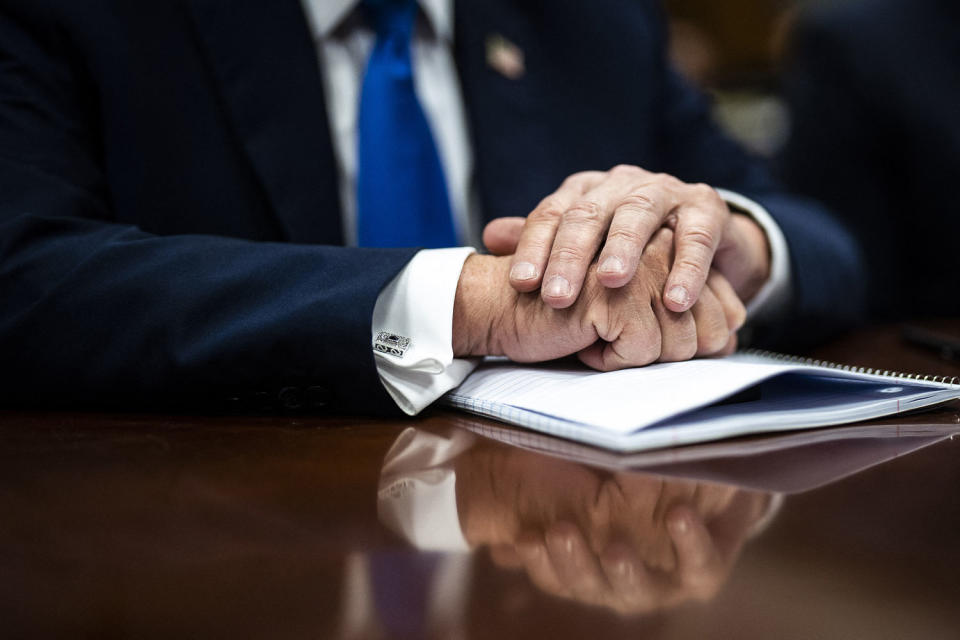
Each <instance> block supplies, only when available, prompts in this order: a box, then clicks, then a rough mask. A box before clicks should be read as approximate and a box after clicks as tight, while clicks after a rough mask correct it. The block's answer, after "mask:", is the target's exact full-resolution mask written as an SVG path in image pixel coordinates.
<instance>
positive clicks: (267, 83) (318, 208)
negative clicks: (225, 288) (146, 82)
mask: <svg viewBox="0 0 960 640" xmlns="http://www.w3.org/2000/svg"><path fill="white" fill-rule="evenodd" d="M188 1H189V4H190V7H191V10H192V13H193V18H194V23H195V25H196V28H197V31H198V34H199V39H200V42H201V43H202V45H203V46H204V47H205V48H206V51H207V54H208V57H209V60H210V63H211V66H212V69H213V75H214V77H215V79H216V81H217V82H218V83H219V88H220V91H221V95H222V96H223V99H224V102H225V105H226V109H227V111H228V113H229V115H230V118H231V120H232V122H233V125H234V128H235V131H236V134H237V136H238V138H239V139H240V141H241V144H242V145H243V148H244V149H245V150H246V152H247V154H248V156H249V158H250V160H251V162H252V164H253V166H254V169H255V171H256V173H257V175H258V176H259V177H260V180H261V182H262V185H263V188H264V190H265V191H266V193H267V197H268V199H269V201H270V203H271V204H272V206H273V208H274V211H275V212H276V215H277V216H278V218H279V219H280V222H281V224H282V226H283V228H284V230H285V232H286V235H287V239H288V240H290V241H293V242H305V243H306V242H311V243H323V244H340V243H342V241H343V235H342V231H341V224H340V210H339V198H338V197H337V196H336V194H338V193H339V192H338V184H337V173H336V164H335V160H334V157H333V148H332V145H331V140H330V130H329V127H328V125H327V112H326V103H325V101H324V96H323V87H322V82H321V77H320V69H319V67H318V64H317V54H316V48H315V45H314V43H313V41H312V38H311V36H310V33H309V29H308V27H307V23H306V19H305V17H304V15H303V10H302V8H301V5H300V2H299V0H188ZM331 194H333V196H331Z"/></svg>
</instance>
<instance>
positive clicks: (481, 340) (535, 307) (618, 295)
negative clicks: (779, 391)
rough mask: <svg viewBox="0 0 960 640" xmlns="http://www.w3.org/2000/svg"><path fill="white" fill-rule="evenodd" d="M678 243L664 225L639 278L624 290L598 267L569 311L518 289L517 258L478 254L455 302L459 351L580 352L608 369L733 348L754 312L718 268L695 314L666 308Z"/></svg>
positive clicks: (522, 355)
mask: <svg viewBox="0 0 960 640" xmlns="http://www.w3.org/2000/svg"><path fill="white" fill-rule="evenodd" d="M673 245H674V243H673V232H672V231H670V230H669V229H667V228H663V229H660V230H659V231H658V232H657V233H656V235H655V236H654V237H653V239H652V240H651V242H650V243H649V244H648V245H647V248H646V249H645V250H644V253H643V256H642V258H641V264H640V267H639V269H638V271H637V275H636V277H634V278H633V280H631V281H630V283H629V284H627V285H626V286H624V287H621V288H617V289H611V288H607V287H604V286H603V285H602V284H601V283H600V282H599V280H598V278H597V274H596V265H593V266H592V267H591V269H590V272H589V273H588V276H587V279H586V281H585V283H584V287H583V291H582V293H581V294H580V296H579V297H578V299H577V301H576V302H575V303H574V304H573V305H571V306H570V307H567V308H564V309H554V308H552V307H550V306H548V305H546V304H545V303H544V302H543V301H542V299H541V297H540V296H539V295H537V294H536V293H535V292H534V293H518V292H517V291H515V290H513V288H512V287H510V286H509V284H508V277H507V274H508V272H509V269H510V258H509V257H495V256H481V255H474V256H471V257H470V258H468V259H467V261H466V263H465V264H464V268H463V272H462V273H461V276H460V282H459V284H458V287H457V294H456V300H455V303H454V314H453V347H454V354H455V355H457V356H476V355H505V356H508V357H509V358H511V359H512V360H515V361H517V362H540V361H544V360H553V359H555V358H561V357H564V356H568V355H572V354H577V356H578V357H579V358H580V360H581V361H583V362H584V363H585V364H587V365H588V366H590V367H593V368H594V369H599V370H602V371H608V370H613V369H621V368H625V367H632V366H642V365H646V364H650V363H651V362H655V361H661V362H667V361H677V360H687V359H689V358H692V357H694V356H696V355H699V356H706V355H714V354H719V353H727V352H730V351H732V350H733V348H734V347H735V345H736V337H735V332H736V330H737V329H739V328H740V327H741V326H742V324H743V322H744V319H745V317H746V311H745V309H744V307H743V304H742V303H741V302H740V299H739V298H738V297H737V295H736V293H735V292H734V290H733V288H732V287H731V286H730V284H729V283H728V282H727V280H726V279H725V278H724V277H723V276H721V275H720V274H719V273H715V272H712V273H711V275H710V277H709V278H708V280H707V286H706V287H705V288H704V292H703V293H702V294H701V296H700V298H699V300H698V302H697V303H696V305H694V307H693V308H692V309H691V310H690V311H685V312H683V313H675V312H672V311H669V310H668V309H666V308H665V307H664V306H663V302H662V298H663V287H664V285H665V283H666V280H667V275H668V274H669V272H670V267H671V265H672V264H673Z"/></svg>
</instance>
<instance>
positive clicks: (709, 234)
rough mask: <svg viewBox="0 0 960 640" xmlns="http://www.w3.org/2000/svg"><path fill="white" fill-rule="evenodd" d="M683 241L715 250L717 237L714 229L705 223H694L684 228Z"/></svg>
mask: <svg viewBox="0 0 960 640" xmlns="http://www.w3.org/2000/svg"><path fill="white" fill-rule="evenodd" d="M682 241H683V243H684V244H686V245H692V246H694V247H703V248H705V249H708V250H710V251H713V248H714V246H716V243H717V238H716V234H715V233H714V232H713V230H712V229H710V228H709V227H706V226H703V225H692V226H689V227H686V228H685V229H684V230H683V238H682Z"/></svg>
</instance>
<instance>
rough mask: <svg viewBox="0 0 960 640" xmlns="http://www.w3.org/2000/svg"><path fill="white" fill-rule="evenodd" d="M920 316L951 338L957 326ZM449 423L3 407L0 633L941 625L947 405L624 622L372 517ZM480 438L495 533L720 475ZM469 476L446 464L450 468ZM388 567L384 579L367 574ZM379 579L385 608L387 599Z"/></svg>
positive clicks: (480, 550) (838, 350)
mask: <svg viewBox="0 0 960 640" xmlns="http://www.w3.org/2000/svg"><path fill="white" fill-rule="evenodd" d="M939 328H940V329H941V330H943V331H945V332H948V333H951V332H952V333H953V334H954V335H960V323H958V322H945V323H941V324H940V325H939ZM816 355H817V356H818V357H823V358H827V359H831V360H837V361H845V362H850V363H856V364H861V365H864V366H873V367H880V368H885V369H898V370H911V371H924V372H929V373H932V374H937V375H960V367H958V366H957V364H955V363H951V362H947V361H944V360H941V359H939V358H938V357H937V355H936V354H932V353H928V352H924V351H922V350H918V349H913V348H911V347H909V346H906V345H905V344H903V342H902V341H901V340H900V338H899V329H898V328H895V327H887V328H880V329H876V330H871V331H863V332H860V333H857V334H855V335H851V336H847V337H845V338H843V339H841V340H838V341H837V342H836V343H834V344H831V345H828V346H827V347H825V348H823V349H821V350H820V351H818V352H817V354H816ZM455 422H456V418H455V417H453V416H451V415H449V414H446V413H443V412H440V411H435V412H432V413H431V414H430V415H428V416H427V417H425V418H420V419H415V420H413V419H411V420H397V421H372V420H364V419H354V418H297V417H289V416H287V417H223V416H206V417H197V416H158V415H100V414H94V413H66V412H59V413H39V412H9V411H8V412H0V576H2V580H0V629H2V630H0V635H2V636H4V637H44V636H65V637H184V636H187V637H211V636H212V637H228V636H229V637H260V636H263V637H271V638H286V637H312V638H336V637H377V634H379V636H380V637H389V638H393V637H405V636H404V633H406V637H424V636H431V635H432V636H436V637H452V638H499V639H502V638H511V637H522V638H535V637H537V638H538V637H549V638H568V637H569V638H601V637H603V638H606V637H610V638H620V637H644V638H754V637H756V638H907V637H909V638H956V637H960V607H958V606H957V602H958V601H960V544H958V534H960V497H958V490H960V438H958V439H956V440H952V439H950V438H948V437H945V436H948V435H949V434H950V433H952V432H953V431H954V430H960V428H958V423H960V411H958V408H957V406H955V405H953V406H948V407H947V408H944V409H940V410H937V411H934V412H932V413H926V414H921V415H917V416H909V417H904V418H900V419H899V420H893V421H890V420H888V421H886V424H889V425H892V427H891V429H894V430H896V431H900V430H901V429H900V425H902V426H903V431H904V432H906V431H908V430H909V429H908V428H907V427H910V426H911V425H913V426H914V427H918V426H919V427H923V428H924V429H926V430H927V431H928V432H929V434H930V436H931V438H932V439H931V440H930V442H933V441H934V440H937V439H938V438H940V437H943V439H942V440H941V441H939V442H936V443H934V444H931V445H930V446H926V447H923V448H920V449H919V450H917V451H914V452H912V453H909V454H903V452H902V451H901V452H899V453H898V450H892V453H890V452H888V453H887V454H885V455H884V456H882V457H892V458H893V459H891V460H889V461H887V462H885V463H883V464H879V465H877V466H873V467H871V468H869V469H867V470H865V471H862V472H860V473H856V474H853V475H848V476H847V477H845V478H842V479H839V480H836V481H834V482H829V483H827V484H826V485H824V486H820V487H818V488H813V489H808V490H801V491H799V492H796V493H791V494H790V495H787V496H786V498H785V500H784V502H783V504H782V506H781V507H780V508H779V510H778V511H777V512H776V513H775V514H773V515H774V518H773V520H772V522H770V523H768V524H766V525H764V526H762V527H760V528H761V530H760V531H758V532H751V533H750V534H749V535H744V536H742V540H739V541H738V543H737V545H736V551H735V552H734V553H732V554H730V555H729V557H728V559H727V562H726V563H725V564H724V565H723V567H722V568H721V569H722V570H721V571H720V575H719V577H718V576H714V583H713V584H712V586H710V587H709V588H706V589H700V590H699V591H698V590H697V589H693V591H692V592H691V593H692V595H689V597H687V596H684V597H675V598H661V599H658V598H657V597H655V596H656V595H657V594H652V593H648V594H646V595H645V596H644V598H646V599H645V600H644V599H643V598H641V600H643V602H644V603H645V604H644V605H643V606H637V607H633V608H632V610H631V611H629V612H627V613H624V612H623V611H624V610H625V609H631V608H630V607H624V606H622V602H621V603H620V604H621V606H612V605H611V604H610V602H609V601H606V600H604V599H602V598H601V599H598V598H596V597H593V596H591V595H590V594H585V593H574V592H571V591H568V592H565V593H562V594H560V595H551V594H550V593H548V592H547V591H550V589H549V588H546V589H544V588H543V587H544V585H542V584H540V586H537V583H538V581H537V580H534V579H531V577H530V576H529V575H528V571H527V570H525V569H524V568H523V567H522V566H520V565H522V562H519V561H518V560H517V557H516V554H515V553H513V554H511V553H510V549H509V548H508V545H504V544H482V543H480V544H478V545H477V548H476V549H475V550H474V551H473V552H472V553H471V554H469V555H464V556H453V555H450V556H447V555H443V554H434V553H425V552H419V551H417V550H415V549H413V548H412V547H411V546H410V545H409V544H408V543H406V542H404V541H403V540H401V539H400V538H398V537H397V536H396V535H394V534H393V533H391V532H390V531H388V530H387V529H386V528H385V527H384V526H383V525H382V524H380V522H379V521H378V515H377V487H378V481H379V478H380V473H381V467H382V464H383V460H384V456H385V454H386V452H387V450H388V449H389V448H390V447H391V445H392V443H393V442H394V441H395V440H396V439H397V437H398V436H399V435H400V434H401V433H403V432H404V431H405V430H407V429H409V428H416V429H419V430H426V431H430V432H437V433H448V432H449V430H450V429H453V428H454V427H451V425H453V424H454V423H455ZM894 435H895V434H894ZM477 442H478V443H477V445H476V446H475V447H474V449H473V450H472V451H473V453H472V454H471V455H472V456H473V458H474V459H475V460H476V461H479V463H480V464H486V465H487V467H485V468H487V469H489V468H495V469H498V471H497V473H495V474H493V476H492V477H493V478H494V481H493V482H492V484H491V486H493V487H494V488H495V487H496V486H497V483H502V484H503V486H508V485H509V486H512V487H513V489H511V491H512V493H511V492H507V493H508V494H509V495H501V496H500V498H502V503H503V504H501V505H500V506H499V507H498V509H499V510H491V511H490V513H489V514H488V517H489V518H490V519H491V520H490V521H491V522H492V521H493V520H495V519H497V518H500V517H502V518H503V521H504V522H510V523H512V524H510V525H509V526H506V529H505V531H507V534H509V535H513V534H516V533H517V531H518V528H517V527H518V525H517V520H516V518H514V514H511V513H508V511H509V509H510V508H514V507H515V508H516V510H517V511H518V513H519V512H520V511H522V510H523V509H525V508H527V506H529V505H531V504H536V505H538V506H537V509H539V511H538V513H539V516H538V517H539V521H538V522H540V524H542V525H543V526H547V524H548V521H549V520H550V518H551V517H552V516H551V515H550V514H554V515H556V514H561V513H562V512H563V509H562V508H561V507H559V506H555V505H562V504H564V501H565V500H567V501H569V500H570V498H571V495H572V494H573V493H575V492H576V491H577V482H578V480H577V479H578V478H580V477H581V476H582V477H583V478H585V480H584V482H590V481H591V480H590V479H591V478H593V479H596V478H600V477H603V478H611V477H617V478H619V479H620V480H622V481H623V482H622V483H623V484H624V486H626V485H627V484H629V483H630V482H635V481H636V482H638V483H640V484H643V486H648V485H649V483H650V482H654V483H656V486H657V487H658V489H657V491H659V492H660V493H659V494H658V495H660V496H661V497H662V496H663V495H665V494H667V493H669V491H670V490H671V488H674V487H680V488H679V489H677V491H687V490H688V489H689V488H690V487H694V489H693V491H694V493H692V494H691V493H688V494H687V495H697V496H701V497H702V496H709V495H712V493H711V492H712V491H714V489H715V486H714V485H713V484H712V483H710V482H705V481H703V480H702V477H701V480H700V481H699V482H698V483H693V481H689V480H683V478H682V476H683V473H681V472H680V471H678V470H677V469H673V475H672V476H670V477H669V478H668V479H662V478H659V477H658V476H657V475H656V473H655V470H652V469H647V470H646V471H643V472H641V473H638V474H633V475H629V474H627V475H621V476H616V475H611V474H613V473H614V472H612V471H598V470H596V469H589V468H587V467H584V466H583V465H578V464H575V463H572V462H567V461H563V460H558V459H550V458H545V457H543V456H540V455H537V454H532V453H528V452H523V451H520V450H518V449H513V448H511V447H508V446H507V445H503V444H499V443H493V442H488V441H485V440H482V439H479V440H478V441H477ZM917 442H919V441H917ZM874 444H876V442H874ZM860 446H861V445H859V444H857V443H852V444H847V445H844V446H843V447H841V448H837V447H834V448H833V449H823V450H821V449H816V450H814V449H811V450H808V451H807V452H806V457H805V458H803V462H802V463H798V462H796V458H789V456H788V458H789V460H792V462H791V461H787V462H783V460H785V458H776V459H774V458H765V459H760V458H756V457H750V458H744V459H743V461H742V462H740V463H738V462H737V459H733V460H732V461H731V460H729V459H728V460H726V462H725V464H726V467H727V468H726V469H725V471H729V470H730V469H729V467H730V466H731V465H732V467H733V468H734V471H735V472H736V473H735V474H734V476H736V477H738V478H740V479H742V480H744V486H750V487H752V488H751V489H750V490H749V491H748V490H746V489H742V490H741V489H738V490H736V492H742V493H743V495H745V496H749V497H750V500H753V501H754V502H752V503H751V504H754V503H755V504H760V505H769V504H770V501H771V500H773V498H770V497H769V496H767V495H765V492H764V491H762V490H758V489H757V486H756V485H757V482H754V483H753V484H751V481H752V480H756V479H757V478H759V477H760V474H762V473H764V471H763V470H764V469H767V472H769V469H770V468H771V466H772V467H773V468H774V471H775V472H777V470H779V471H783V470H784V469H787V468H788V467H789V466H790V465H793V466H794V467H795V468H801V467H802V468H803V469H814V470H815V468H816V467H818V465H831V464H840V466H841V467H842V466H843V464H845V462H844V461H845V460H854V459H855V458H856V456H857V455H859V454H860V453H861V452H858V450H857V448H858V447H860ZM908 448H909V447H908ZM477 452H479V453H477ZM491 461H492V462H491ZM771 463H772V464H771ZM851 464H852V463H851ZM848 466H849V465H848ZM854 466H856V465H854ZM852 468H853V467H850V469H852ZM824 469H826V466H824ZM681 471H683V472H684V473H685V472H686V471H684V470H681ZM848 471H849V469H848ZM620 473H625V472H620ZM511 474H513V475H511ZM602 474H606V475H602ZM827 475H829V473H828V474H827ZM514 476H515V477H514ZM468 477H470V476H469V473H468V467H467V466H466V465H465V466H464V467H463V472H462V473H461V470H460V468H459V467H458V482H460V481H461V478H468ZM721 479H722V478H721ZM464 482H466V480H464ZM511 482H512V483H513V484H510V483H511ZM758 482H759V484H760V485H761V488H762V486H763V481H762V478H761V479H760V481H758ZM644 483H646V484H644ZM676 483H680V484H676ZM683 483H687V484H683ZM734 484H736V481H734ZM717 486H719V485H717ZM721 488H722V487H721ZM727 489H729V487H727ZM724 490H725V491H726V489H724ZM458 491H459V486H458ZM731 491H732V490H731ZM494 493H496V491H494ZM724 495H726V496H727V497H728V498H729V497H730V496H732V495H733V493H731V492H730V491H727V493H725V494H724ZM757 496H759V497H757ZM488 497H489V496H488ZM460 499H461V496H460V495H459V494H458V504H460V503H459V500H460ZM525 505H526V506H525ZM551 505H554V506H551ZM460 506H461V507H463V505H462V504H461V505H460ZM765 508H766V507H764V509H765ZM464 509H466V507H464ZM652 513H653V516H652V520H651V523H648V524H650V527H652V528H651V529H650V532H651V533H650V535H651V536H654V535H656V531H655V529H656V527H657V526H658V520H657V516H656V509H654V511H653V512H652ZM557 517H560V516H557ZM512 518H513V519H512ZM484 522H486V521H484ZM660 524H662V522H661V523H660ZM661 533H662V531H661ZM507 534H505V535H507ZM509 535H508V537H509ZM468 537H471V536H469V535H468ZM494 537H495V536H494ZM651 544H652V543H651ZM651 548H653V547H651ZM651 553H652V552H651ZM408 567H412V569H410V570H408ZM443 567H446V569H443ZM450 567H455V570H452V569H450ZM376 568H379V571H380V573H378V570H377V569H376ZM384 568H386V570H387V573H390V572H391V571H392V573H393V575H394V576H398V575H399V576H400V578H402V580H401V582H402V584H400V583H396V584H385V583H382V582H380V581H379V580H380V579H379V577H378V576H379V575H380V574H382V570H383V569H384ZM357 580H359V581H360V583H358V582H357ZM364 580H365V581H366V583H364ZM361 583H363V584H361ZM657 584H659V585H660V586H663V584H661V583H656V584H654V583H653V582H651V584H650V585H649V586H650V589H653V588H654V587H655V586H656V585H657ZM358 585H359V586H358ZM548 586H549V585H548ZM694 586H696V585H694ZM701 586H702V585H701ZM397 592H403V594H404V598H391V597H390V594H391V593H397ZM400 600H403V604H402V606H401V607H398V606H397V605H398V602H399V601H400ZM701 600H703V601H701ZM584 601H586V603H585V602H584ZM634 602H639V600H636V601H634ZM411 603H413V604H411ZM416 603H419V604H416ZM398 610H399V614H398ZM617 610H620V612H618V611H617ZM438 612H439V613H438ZM398 615H399V618H398V617H397V616H398ZM391 616H392V618H391ZM350 620H354V622H353V623H350ZM356 620H360V621H362V624H357V623H356ZM392 625H394V626H392ZM403 628H406V629H407V631H406V632H403V631H402V629H403ZM351 634H352V636H351Z"/></svg>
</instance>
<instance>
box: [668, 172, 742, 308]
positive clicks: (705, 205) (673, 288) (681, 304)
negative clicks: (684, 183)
mask: <svg viewBox="0 0 960 640" xmlns="http://www.w3.org/2000/svg"><path fill="white" fill-rule="evenodd" d="M683 193H684V198H685V200H684V202H683V204H681V205H679V206H678V207H677V210H676V214H677V227H676V238H675V241H676V258H675V260H674V263H673V268H672V269H671V270H670V276H669V278H667V286H666V288H665V291H664V298H663V300H664V304H666V305H667V307H668V308H669V309H670V310H671V311H686V310H687V309H689V308H690V307H691V306H693V304H694V303H695V302H696V301H697V298H698V297H699V296H700V290H701V289H703V285H704V284H705V283H706V281H707V274H708V273H709V272H710V263H711V262H713V255H714V253H716V250H717V246H718V245H719V244H720V239H721V238H722V236H723V231H724V229H725V228H726V225H727V223H728V222H729V220H730V210H729V209H728V208H727V206H726V204H725V203H724V202H723V200H721V199H720V196H719V195H717V192H716V191H714V190H713V189H711V188H710V187H708V186H706V185H691V186H688V187H686V188H685V189H684V191H683Z"/></svg>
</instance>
